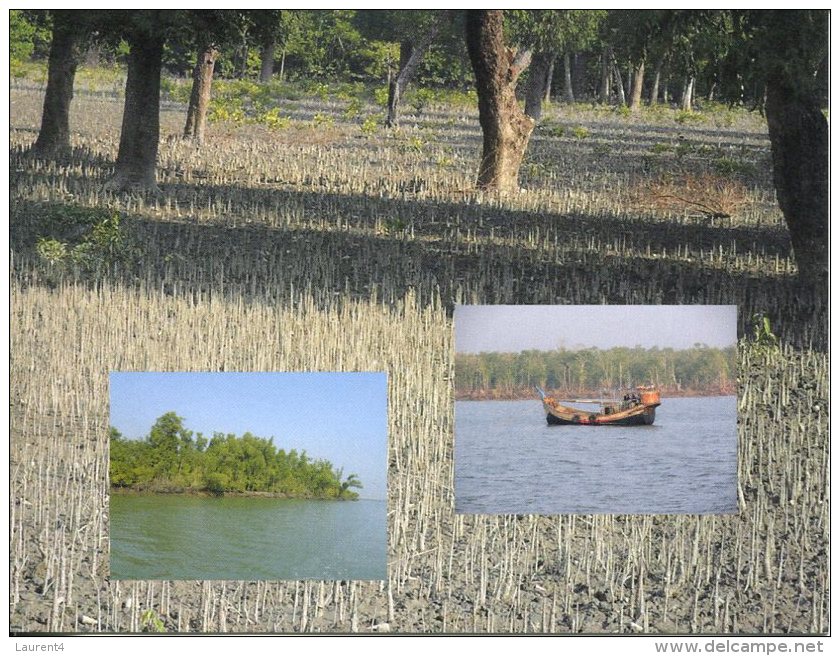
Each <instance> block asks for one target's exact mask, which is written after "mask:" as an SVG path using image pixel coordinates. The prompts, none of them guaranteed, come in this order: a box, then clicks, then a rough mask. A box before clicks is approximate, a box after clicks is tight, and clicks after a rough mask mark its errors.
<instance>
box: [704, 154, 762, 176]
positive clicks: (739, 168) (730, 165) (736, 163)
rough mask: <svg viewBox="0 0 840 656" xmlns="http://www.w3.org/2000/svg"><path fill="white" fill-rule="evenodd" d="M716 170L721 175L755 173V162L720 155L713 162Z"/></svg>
mask: <svg viewBox="0 0 840 656" xmlns="http://www.w3.org/2000/svg"><path fill="white" fill-rule="evenodd" d="M712 166H713V167H714V169H715V171H716V172H717V173H719V174H720V175H745V176H749V175H754V174H755V172H756V168H755V164H753V163H752V162H745V161H743V160H739V159H733V158H731V157H725V156H724V157H718V158H717V159H716V160H714V161H713V162H712Z"/></svg>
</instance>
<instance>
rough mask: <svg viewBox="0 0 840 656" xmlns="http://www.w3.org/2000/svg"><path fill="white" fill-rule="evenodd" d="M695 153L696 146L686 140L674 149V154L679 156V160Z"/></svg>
mask: <svg viewBox="0 0 840 656" xmlns="http://www.w3.org/2000/svg"><path fill="white" fill-rule="evenodd" d="M694 151H695V148H694V144H692V143H691V142H690V141H685V140H681V141H680V142H679V143H678V144H677V147H676V148H674V154H675V155H676V156H677V158H678V159H682V158H683V157H685V156H686V155H691V154H692V153H694Z"/></svg>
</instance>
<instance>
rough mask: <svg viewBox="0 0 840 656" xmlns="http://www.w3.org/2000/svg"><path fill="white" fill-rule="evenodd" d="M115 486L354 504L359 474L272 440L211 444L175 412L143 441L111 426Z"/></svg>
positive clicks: (221, 438)
mask: <svg viewBox="0 0 840 656" xmlns="http://www.w3.org/2000/svg"><path fill="white" fill-rule="evenodd" d="M110 474H111V485H112V486H113V487H115V488H124V489H133V490H138V491H155V492H209V493H211V494H216V495H222V494H224V493H226V492H234V493H245V494H247V493H254V494H260V493H263V494H272V495H277V496H287V497H302V498H321V499H328V498H334V499H356V498H358V496H359V495H358V494H357V493H356V492H354V491H353V490H352V489H351V488H361V487H362V484H361V481H359V479H358V477H357V476H356V475H355V474H350V475H349V476H348V477H346V478H344V474H343V471H342V470H341V469H338V470H336V469H334V468H333V465H332V464H331V463H330V462H328V461H326V460H310V458H309V457H308V456H307V455H306V451H301V452H300V453H298V452H297V451H296V450H295V449H292V450H291V451H289V452H288V453H287V452H286V451H284V450H283V449H277V448H276V447H275V446H274V444H273V442H272V440H271V439H264V438H261V437H255V436H253V435H251V434H250V433H245V434H244V435H242V437H236V436H235V435H231V434H228V435H224V434H222V433H215V434H214V435H213V436H212V437H211V438H210V439H209V440H208V439H207V438H206V437H204V436H203V435H202V434H201V433H197V434H193V432H192V431H190V430H187V429H186V428H185V427H184V424H183V419H182V418H181V417H179V416H178V415H176V414H175V413H174V412H167V413H166V414H164V415H162V416H161V417H159V418H158V420H157V421H156V422H155V424H154V426H152V430H151V432H150V433H149V435H148V436H147V437H146V438H145V439H143V440H129V439H125V438H123V437H122V435H121V434H120V432H119V431H118V430H117V429H116V428H114V427H111V468H110Z"/></svg>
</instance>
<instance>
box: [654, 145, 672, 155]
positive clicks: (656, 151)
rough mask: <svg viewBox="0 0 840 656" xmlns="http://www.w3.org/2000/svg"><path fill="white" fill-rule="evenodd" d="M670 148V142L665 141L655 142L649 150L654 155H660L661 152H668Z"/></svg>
mask: <svg viewBox="0 0 840 656" xmlns="http://www.w3.org/2000/svg"><path fill="white" fill-rule="evenodd" d="M671 150H672V147H671V144H666V143H656V144H653V146H651V147H650V152H652V153H654V154H655V155H661V154H663V153H667V152H670V151H671Z"/></svg>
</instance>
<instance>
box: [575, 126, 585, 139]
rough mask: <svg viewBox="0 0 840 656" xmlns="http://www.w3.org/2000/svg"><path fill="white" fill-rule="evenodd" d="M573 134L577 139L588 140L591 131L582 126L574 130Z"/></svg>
mask: <svg viewBox="0 0 840 656" xmlns="http://www.w3.org/2000/svg"><path fill="white" fill-rule="evenodd" d="M572 134H573V135H574V137H575V139H586V138H587V137H588V136H589V130H588V129H587V128H585V127H583V126H582V125H578V126H577V127H574V128H572Z"/></svg>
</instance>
